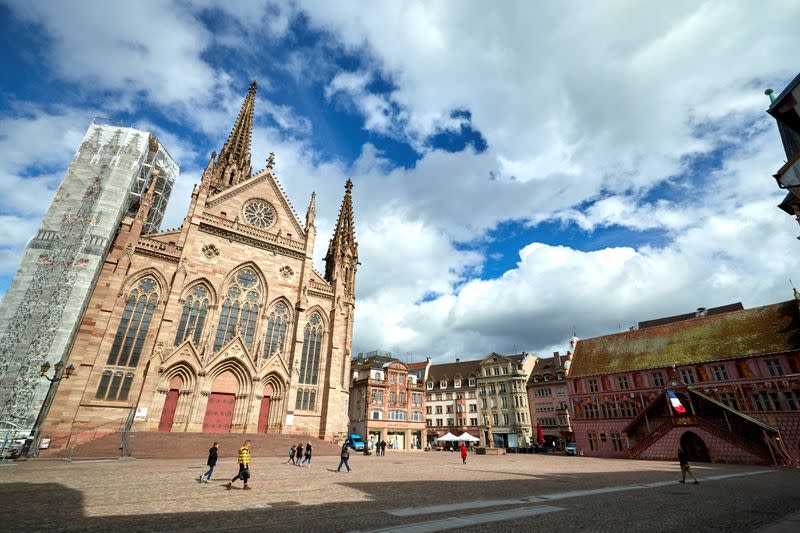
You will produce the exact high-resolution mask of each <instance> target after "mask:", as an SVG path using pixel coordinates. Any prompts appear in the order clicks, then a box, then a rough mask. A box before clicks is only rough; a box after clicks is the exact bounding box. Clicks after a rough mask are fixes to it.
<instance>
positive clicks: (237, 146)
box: [212, 80, 256, 192]
mask: <svg viewBox="0 0 800 533" xmlns="http://www.w3.org/2000/svg"><path fill="white" fill-rule="evenodd" d="M255 100H256V81H255V80H253V83H251V84H250V90H249V92H248V93H247V96H245V98H244V103H242V109H241V110H240V111H239V116H238V117H237V118H236V124H234V125H233V129H232V130H231V134H230V135H229V136H228V140H227V141H225V144H224V145H223V146H222V150H220V152H219V159H217V163H216V167H215V168H214V179H213V183H212V189H213V190H214V192H217V191H221V190H223V189H227V188H228V187H230V186H232V185H236V184H237V183H239V182H240V181H244V180H246V179H248V178H249V177H250V176H252V168H251V166H250V139H251V137H252V135H253V109H254V107H255Z"/></svg>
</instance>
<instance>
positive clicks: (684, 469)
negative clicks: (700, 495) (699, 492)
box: [678, 447, 700, 485]
mask: <svg viewBox="0 0 800 533" xmlns="http://www.w3.org/2000/svg"><path fill="white" fill-rule="evenodd" d="M678 462H679V463H680V464H681V480H680V481H679V482H678V483H686V474H689V475H690V476H692V479H693V480H694V484H695V485H699V484H700V482H699V481H697V478H696V477H694V474H693V473H692V467H691V466H689V455H688V454H687V453H686V450H684V449H683V447H680V448H678Z"/></svg>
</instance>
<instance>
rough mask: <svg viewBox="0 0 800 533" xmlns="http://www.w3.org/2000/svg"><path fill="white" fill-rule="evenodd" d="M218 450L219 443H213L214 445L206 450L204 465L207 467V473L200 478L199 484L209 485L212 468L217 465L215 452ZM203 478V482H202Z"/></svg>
mask: <svg viewBox="0 0 800 533" xmlns="http://www.w3.org/2000/svg"><path fill="white" fill-rule="evenodd" d="M218 449H219V442H216V441H214V444H212V445H211V448H210V449H209V450H208V461H206V465H208V472H206V473H205V474H203V475H202V476H200V483H203V482H205V483H211V474H212V473H213V472H214V466H216V464H217V450H218ZM203 478H205V480H203Z"/></svg>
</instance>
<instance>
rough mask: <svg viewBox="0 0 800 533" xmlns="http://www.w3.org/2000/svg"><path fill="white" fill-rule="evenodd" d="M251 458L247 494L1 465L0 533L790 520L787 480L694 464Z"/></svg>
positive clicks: (161, 466) (132, 465) (154, 473)
mask: <svg viewBox="0 0 800 533" xmlns="http://www.w3.org/2000/svg"><path fill="white" fill-rule="evenodd" d="M254 456H255V458H254V460H253V465H252V472H253V478H252V479H251V485H252V487H253V490H252V491H249V492H245V491H243V490H241V482H239V485H238V487H236V488H234V490H231V491H226V490H225V488H224V485H225V483H226V482H227V481H228V480H229V479H230V478H231V477H233V476H234V475H235V474H236V471H237V468H236V465H235V464H234V461H232V460H230V459H225V460H221V461H220V463H219V464H218V465H217V468H216V470H215V472H214V476H213V482H212V483H210V484H205V483H203V484H201V483H199V482H198V480H197V478H198V476H199V475H200V474H201V473H202V472H203V471H204V466H203V465H204V462H205V461H204V459H205V458H198V459H197V460H196V461H194V460H132V461H122V462H119V461H96V462H89V461H87V462H76V463H71V464H69V463H65V462H61V461H55V460H35V461H28V462H20V463H17V464H14V465H8V466H2V467H0V496H1V497H2V501H3V502H4V505H3V507H4V511H3V513H2V514H1V515H0V530H3V531H18V530H25V531H45V530H47V531H79V530H80V531H85V530H92V531H100V530H106V531H108V530H126V531H208V530H220V531H233V530H254V531H255V530H259V531H364V532H366V531H375V530H385V531H408V532H412V531H439V530H447V529H454V528H458V529H460V530H462V531H487V530H492V531H533V530H543V531H680V530H684V531H685V530H688V529H692V530H694V531H750V530H759V529H761V528H765V527H768V526H770V525H772V524H775V523H780V522H781V521H782V520H784V521H785V520H786V519H787V518H789V517H788V514H791V513H792V512H794V513H796V512H797V511H800V471H798V470H796V469H778V468H768V467H755V466H739V465H719V464H713V465H712V464H696V465H694V466H693V469H694V471H695V473H696V475H697V477H698V478H699V479H700V484H699V485H691V484H685V485H681V484H679V483H678V482H677V479H678V478H679V469H678V466H677V464H676V463H673V462H651V461H628V460H612V459H595V458H585V457H564V456H553V455H550V456H544V455H506V456H477V455H472V454H470V456H469V458H468V462H467V464H466V465H462V464H461V459H460V457H459V455H458V454H457V453H449V452H417V453H402V452H395V453H391V452H389V453H387V455H386V456H385V457H374V456H370V457H364V456H360V455H352V456H351V461H350V464H351V467H352V469H353V471H352V472H351V473H345V472H344V471H342V472H341V473H337V472H336V471H335V470H336V467H337V466H338V463H339V459H338V457H333V456H318V457H315V458H314V460H313V466H311V467H294V466H292V465H287V464H285V460H280V459H277V458H259V457H258V450H254ZM783 523H784V524H785V523H786V522H783ZM794 524H797V522H794ZM786 530H787V531H788V530H790V529H786Z"/></svg>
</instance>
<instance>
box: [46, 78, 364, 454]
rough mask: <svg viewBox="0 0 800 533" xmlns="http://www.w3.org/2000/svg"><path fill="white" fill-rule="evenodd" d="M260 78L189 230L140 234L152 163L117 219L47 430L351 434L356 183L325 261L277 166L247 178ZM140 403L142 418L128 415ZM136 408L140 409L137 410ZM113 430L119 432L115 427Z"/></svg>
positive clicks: (195, 198)
mask: <svg viewBox="0 0 800 533" xmlns="http://www.w3.org/2000/svg"><path fill="white" fill-rule="evenodd" d="M255 93H256V82H253V83H252V84H251V86H250V90H249V93H248V94H247V97H246V98H245V100H244V104H243V105H242V108H241V111H240V113H239V116H238V118H237V120H236V124H235V125H234V127H233V130H232V131H231V134H230V137H229V138H228V140H227V142H226V143H225V145H224V146H223V147H222V150H221V151H220V153H219V156H218V157H217V156H216V153H215V154H212V156H211V160H210V161H209V163H208V166H207V167H206V169H205V171H204V172H203V176H202V179H201V182H200V185H199V186H197V185H195V188H194V190H193V191H192V197H191V203H190V206H189V210H188V213H187V215H186V218H185V219H184V221H183V224H182V226H181V227H180V228H179V229H177V230H174V231H160V232H158V231H157V232H150V233H145V230H146V228H147V226H146V225H145V224H146V221H147V220H148V212H149V210H150V209H151V208H152V206H153V203H154V200H155V190H156V187H155V184H156V182H157V176H158V172H157V170H156V171H154V172H153V174H154V177H153V178H152V183H151V184H150V186H149V189H148V190H147V192H146V193H145V194H144V195H143V196H142V198H141V201H140V202H139V206H138V210H137V211H136V212H135V213H134V214H132V215H130V216H127V217H125V218H123V220H122V223H121V224H120V227H119V231H118V233H117V236H116V238H115V240H114V242H113V245H112V246H111V249H110V252H109V253H108V255H107V256H106V258H105V261H104V263H103V266H102V270H101V272H100V275H99V277H98V279H97V282H96V284H95V286H94V289H93V292H92V293H91V297H90V300H89V304H88V306H87V309H86V311H85V313H84V314H83V317H82V319H81V322H80V329H79V331H78V332H77V334H76V336H75V338H74V341H73V343H72V346H71V348H70V349H69V356H68V359H67V360H66V361H65V364H73V365H75V367H76V369H77V370H76V371H75V373H74V375H73V376H72V377H71V378H70V379H68V380H64V381H62V382H61V383H60V384H59V388H58V390H57V393H56V396H55V399H54V402H53V404H52V407H51V408H50V410H49V413H48V415H47V418H46V419H45V421H44V424H43V430H42V435H43V436H48V437H52V438H53V439H54V441H53V442H54V444H55V442H56V439H58V438H59V437H65V436H67V435H69V434H70V433H71V432H74V431H75V430H80V429H82V428H98V427H100V428H103V427H106V428H108V430H110V431H113V430H114V429H116V428H118V427H119V420H123V419H125V418H126V417H128V420H129V426H131V427H132V429H134V430H140V431H171V432H239V433H289V434H295V433H296V434H305V435H314V436H319V437H321V438H327V439H332V438H335V437H336V436H337V435H339V434H341V433H343V432H345V431H346V430H347V424H348V419H347V412H348V398H349V392H348V386H349V372H350V368H349V366H350V358H351V357H350V350H351V345H352V331H353V312H354V305H355V298H354V294H355V289H354V287H355V277H356V269H357V265H358V245H357V243H356V240H355V234H354V226H353V206H352V198H351V189H352V183H351V181H350V180H347V183H346V186H345V193H344V200H343V201H342V205H341V210H340V212H339V217H338V222H337V225H336V230H335V233H334V235H333V238H332V239H331V240H330V243H329V245H328V251H327V255H326V257H325V261H326V268H325V274H324V275H322V274H320V273H318V272H317V271H316V270H315V269H314V267H313V265H312V257H313V251H314V241H315V238H316V228H315V226H314V217H315V214H316V204H315V201H316V200H315V195H314V194H313V193H312V195H311V199H310V203H309V206H308V210H307V212H306V217H305V223H303V222H302V221H301V220H300V219H299V218H298V216H297V214H296V213H295V212H294V210H293V208H292V206H291V204H290V202H289V200H288V199H287V197H286V195H285V194H284V192H283V190H282V188H281V186H280V184H279V183H278V181H277V179H276V178H275V176H274V175H273V173H272V168H273V165H274V156H273V155H272V154H271V155H270V157H269V159H268V160H267V166H266V168H265V169H264V170H262V171H260V172H257V173H253V172H252V169H251V164H250V140H251V135H252V122H253V111H254V103H255ZM134 412H135V416H134V415H133V413H134ZM129 413H130V416H129ZM114 426H115V427H114Z"/></svg>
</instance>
